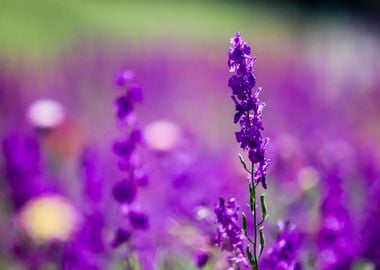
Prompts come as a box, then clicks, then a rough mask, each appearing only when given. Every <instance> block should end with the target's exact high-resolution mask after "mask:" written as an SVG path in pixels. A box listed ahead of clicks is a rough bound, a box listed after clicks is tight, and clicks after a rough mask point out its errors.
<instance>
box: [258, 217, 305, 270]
mask: <svg viewBox="0 0 380 270" xmlns="http://www.w3.org/2000/svg"><path fill="white" fill-rule="evenodd" d="M278 228H279V234H278V236H277V241H276V244H275V246H273V247H272V248H270V249H269V250H268V254H267V257H266V258H264V260H263V261H262V263H261V265H260V266H261V267H260V268H262V269H263V270H273V269H275V270H300V269H301V266H300V264H299V262H298V261H297V253H298V249H299V246H300V244H301V241H302V235H301V233H300V232H299V231H298V230H297V229H296V226H295V225H293V224H290V223H289V222H282V221H280V222H279V223H278Z"/></svg>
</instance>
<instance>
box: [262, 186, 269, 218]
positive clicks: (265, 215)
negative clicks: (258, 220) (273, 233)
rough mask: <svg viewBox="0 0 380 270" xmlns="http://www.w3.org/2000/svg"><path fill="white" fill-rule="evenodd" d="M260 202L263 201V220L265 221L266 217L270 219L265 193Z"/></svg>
mask: <svg viewBox="0 0 380 270" xmlns="http://www.w3.org/2000/svg"><path fill="white" fill-rule="evenodd" d="M260 201H261V210H262V213H263V220H264V219H265V218H266V217H268V212H267V203H266V201H265V193H263V194H261V196H260Z"/></svg>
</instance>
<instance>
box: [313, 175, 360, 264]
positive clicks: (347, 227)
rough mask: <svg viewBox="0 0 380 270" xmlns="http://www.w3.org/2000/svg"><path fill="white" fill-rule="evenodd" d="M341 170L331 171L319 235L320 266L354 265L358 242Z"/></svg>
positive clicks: (327, 182) (323, 202) (322, 208)
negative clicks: (346, 201)
mask: <svg viewBox="0 0 380 270" xmlns="http://www.w3.org/2000/svg"><path fill="white" fill-rule="evenodd" d="M341 182H342V179H341V176H340V173H339V171H338V170H337V169H336V168H332V169H330V170H329V171H328V172H327V176H326V184H327V187H328V190H327V195H326V197H325V198H324V200H323V201H322V205H321V210H320V214H321V218H320V220H321V223H320V227H319V231H318V235H317V245H318V248H319V256H318V267H319V268H320V269H323V270H335V269H350V268H351V266H352V263H353V260H354V255H355V250H357V251H358V248H357V246H358V243H357V241H354V239H355V238H356V236H355V233H354V231H353V227H352V221H351V217H350V214H349V212H348V210H347V209H346V207H345V206H344V203H343V195H344V194H343V190H342V187H341V185H342V183H341Z"/></svg>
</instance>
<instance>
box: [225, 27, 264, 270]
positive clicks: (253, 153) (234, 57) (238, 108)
mask: <svg viewBox="0 0 380 270" xmlns="http://www.w3.org/2000/svg"><path fill="white" fill-rule="evenodd" d="M230 43H231V47H230V49H229V51H228V67H229V71H230V72H232V73H234V75H233V76H232V77H230V79H229V80H228V86H229V87H230V88H231V90H232V96H231V98H232V100H233V102H234V103H235V115H234V123H235V124H237V123H238V124H239V126H240V131H238V132H235V137H236V141H237V142H238V143H239V144H240V147H241V148H242V149H243V151H246V152H248V159H249V161H250V162H251V169H250V170H249V169H248V167H247V164H246V163H245V161H244V158H243V156H242V155H241V154H239V159H240V162H241V164H242V165H243V167H244V170H245V171H247V172H248V173H249V205H250V208H251V214H252V215H253V226H254V227H253V239H252V238H251V237H250V236H249V235H248V230H247V217H246V215H245V214H244V213H243V215H242V221H243V224H242V225H243V233H244V236H245V238H246V239H247V240H248V241H249V243H250V244H249V245H247V246H246V256H247V257H248V261H249V264H250V265H251V267H252V269H253V270H259V262H258V260H259V258H260V256H261V255H262V253H263V250H264V247H265V238H264V229H263V224H264V221H265V219H266V217H267V210H266V209H267V208H266V203H265V195H264V194H261V195H260V205H261V213H262V220H261V221H260V222H259V221H258V216H257V208H258V205H257V204H258V202H257V194H256V191H257V190H256V188H257V187H258V186H259V185H260V184H261V186H262V187H263V188H264V189H266V188H267V183H266V173H267V168H268V166H269V164H270V160H269V159H267V158H266V157H265V151H266V145H267V144H268V141H269V139H268V138H263V137H262V134H261V131H262V130H264V127H263V123H262V112H263V109H264V107H265V104H264V103H263V102H262V101H260V99H259V94H260V92H261V88H260V87H258V88H257V89H256V90H255V91H253V89H254V87H255V85H256V77H255V74H254V72H253V64H254V62H255V61H256V57H252V56H251V47H250V46H249V45H248V43H246V42H245V41H244V40H243V39H242V37H241V35H240V33H236V34H235V35H234V36H233V37H232V38H231V40H230ZM259 241H260V243H259ZM252 249H253V251H252Z"/></svg>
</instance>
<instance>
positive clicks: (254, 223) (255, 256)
mask: <svg viewBox="0 0 380 270" xmlns="http://www.w3.org/2000/svg"><path fill="white" fill-rule="evenodd" d="M251 164H252V165H251V185H252V196H253V209H252V211H253V226H254V227H253V229H254V230H253V258H254V260H255V269H256V270H259V264H258V261H257V259H258V258H257V215H256V212H257V211H256V210H257V209H256V208H257V205H256V186H255V182H254V177H255V175H254V171H255V165H254V164H253V162H251Z"/></svg>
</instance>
